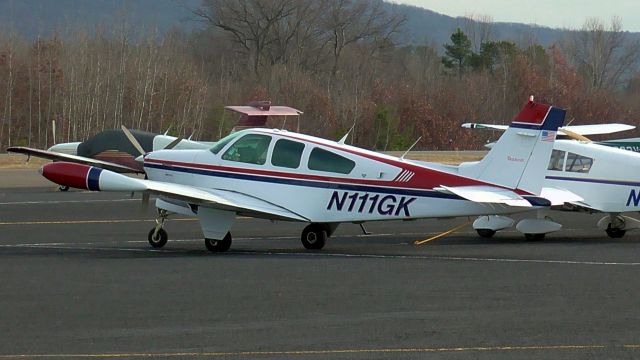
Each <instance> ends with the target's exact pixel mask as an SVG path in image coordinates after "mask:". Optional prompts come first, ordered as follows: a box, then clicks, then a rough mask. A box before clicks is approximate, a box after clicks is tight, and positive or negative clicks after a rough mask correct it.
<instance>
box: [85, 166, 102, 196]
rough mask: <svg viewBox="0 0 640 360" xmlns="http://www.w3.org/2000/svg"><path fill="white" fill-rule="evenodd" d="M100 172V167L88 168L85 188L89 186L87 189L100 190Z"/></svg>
mask: <svg viewBox="0 0 640 360" xmlns="http://www.w3.org/2000/svg"><path fill="white" fill-rule="evenodd" d="M100 173H102V169H99V168H97V167H93V166H92V167H91V169H89V174H88V175H87V188H89V190H91V191H99V190H100Z"/></svg>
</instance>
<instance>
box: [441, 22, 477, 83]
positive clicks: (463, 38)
mask: <svg viewBox="0 0 640 360" xmlns="http://www.w3.org/2000/svg"><path fill="white" fill-rule="evenodd" d="M444 49H445V51H444V54H445V56H443V57H442V63H443V64H444V66H445V67H446V68H448V69H455V70H457V72H458V75H460V76H461V75H462V73H463V72H464V70H465V68H466V67H467V66H468V65H469V59H470V58H471V55H472V51H471V40H469V37H467V35H466V34H465V33H464V32H462V30H461V29H460V28H458V29H457V30H456V32H454V33H453V34H451V44H444Z"/></svg>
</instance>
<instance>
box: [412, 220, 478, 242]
mask: <svg viewBox="0 0 640 360" xmlns="http://www.w3.org/2000/svg"><path fill="white" fill-rule="evenodd" d="M472 222H473V221H467V222H466V223H464V224H460V225H458V226H456V227H454V228H453V229H450V230H447V231H445V232H443V233H440V234H438V235H436V236H432V237H430V238H428V239H424V240H416V241H414V242H413V243H414V244H415V245H423V244H426V243H428V242H429V241H433V240H437V239H440V238H442V237H445V236H447V235H449V234H451V233H453V232H456V231H458V230H460V229H462V228H464V227H465V226H467V225H469V224H471V223H472Z"/></svg>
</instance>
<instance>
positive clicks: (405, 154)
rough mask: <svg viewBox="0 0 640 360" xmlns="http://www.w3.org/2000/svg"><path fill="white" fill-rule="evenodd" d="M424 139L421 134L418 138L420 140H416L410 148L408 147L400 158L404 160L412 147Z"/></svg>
mask: <svg viewBox="0 0 640 360" xmlns="http://www.w3.org/2000/svg"><path fill="white" fill-rule="evenodd" d="M421 139H422V136H420V137H419V138H418V140H416V141H415V142H414V143H413V144H412V145H411V146H409V148H408V149H407V151H405V152H404V154H402V156H400V160H404V157H405V156H407V154H408V153H409V151H411V149H413V147H414V146H416V144H417V143H418V141H420V140H421Z"/></svg>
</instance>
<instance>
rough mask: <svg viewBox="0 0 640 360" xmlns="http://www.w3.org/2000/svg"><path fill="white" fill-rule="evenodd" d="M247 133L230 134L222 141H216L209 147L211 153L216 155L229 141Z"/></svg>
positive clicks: (244, 131)
mask: <svg viewBox="0 0 640 360" xmlns="http://www.w3.org/2000/svg"><path fill="white" fill-rule="evenodd" d="M245 133H247V131H246V130H243V131H238V132H234V133H231V134H229V135H227V136H225V137H223V138H222V139H220V140H218V141H217V142H216V143H215V145H213V147H211V152H212V153H214V154H216V155H217V154H218V153H219V152H220V150H222V148H224V147H225V146H226V145H227V144H228V143H229V142H230V141H231V140H233V139H235V138H237V137H238V136H240V135H243V134H245Z"/></svg>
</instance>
